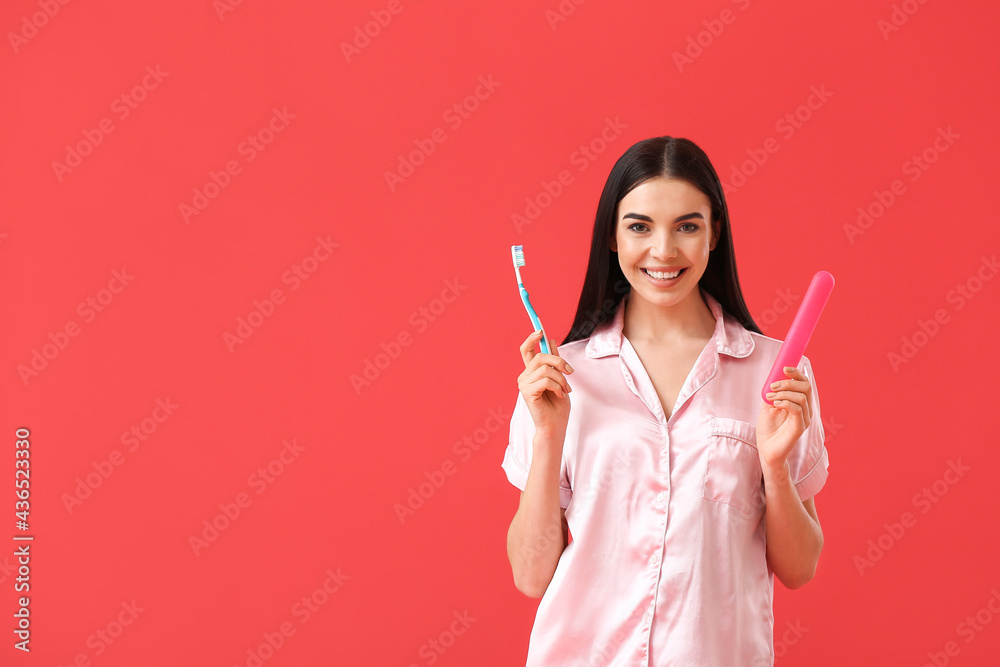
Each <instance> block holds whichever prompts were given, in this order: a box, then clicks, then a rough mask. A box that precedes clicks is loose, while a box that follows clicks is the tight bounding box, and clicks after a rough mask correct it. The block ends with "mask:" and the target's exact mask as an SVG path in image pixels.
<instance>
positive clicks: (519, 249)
mask: <svg viewBox="0 0 1000 667" xmlns="http://www.w3.org/2000/svg"><path fill="white" fill-rule="evenodd" d="M514 264H516V265H517V266H524V246H520V245H516V246H514Z"/></svg>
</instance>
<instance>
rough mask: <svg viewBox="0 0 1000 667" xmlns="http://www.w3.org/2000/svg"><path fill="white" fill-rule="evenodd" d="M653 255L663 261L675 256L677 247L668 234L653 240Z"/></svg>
mask: <svg viewBox="0 0 1000 667" xmlns="http://www.w3.org/2000/svg"><path fill="white" fill-rule="evenodd" d="M653 254H654V255H655V256H657V257H662V258H664V259H666V258H670V257H674V256H675V255H676V254H677V245H676V244H675V243H674V240H673V238H671V236H670V234H663V235H661V236H659V237H657V238H655V239H654V240H653Z"/></svg>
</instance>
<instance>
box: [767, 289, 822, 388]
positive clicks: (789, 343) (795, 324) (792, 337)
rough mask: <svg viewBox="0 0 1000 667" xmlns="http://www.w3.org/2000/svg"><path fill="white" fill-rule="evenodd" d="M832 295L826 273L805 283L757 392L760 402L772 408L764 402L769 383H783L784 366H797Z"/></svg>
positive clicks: (769, 386)
mask: <svg viewBox="0 0 1000 667" xmlns="http://www.w3.org/2000/svg"><path fill="white" fill-rule="evenodd" d="M832 291H833V276H832V275H830V273H829V272H828V271H817V272H816V275H814V276H813V279H812V282H811V283H809V289H807V290H806V295H805V297H803V299H802V304H801V305H800V306H799V310H798V312H796V313H795V319H793V320H792V326H791V327H789V329H788V336H786V337H785V341H784V342H783V343H782V344H781V349H780V350H778V358H777V359H775V360H774V365H773V366H771V372H770V373H768V374H767V382H765V383H764V388H763V389H761V390H760V396H761V398H763V399H764V402H765V403H767V404H768V405H770V406H774V403H773V402H772V401H771V400H770V399H768V398H767V394H768V392H770V391H771V383H772V382H777V381H778V380H784V379H785V377H786V376H785V366H790V367H797V366H798V365H799V362H800V361H801V360H802V353H803V352H805V350H806V344H807V343H808V342H809V339H810V338H811V337H812V334H813V331H814V330H815V329H816V323H817V322H819V316H820V314H821V313H822V312H823V307H824V306H826V301H827V299H829V298H830V292H832Z"/></svg>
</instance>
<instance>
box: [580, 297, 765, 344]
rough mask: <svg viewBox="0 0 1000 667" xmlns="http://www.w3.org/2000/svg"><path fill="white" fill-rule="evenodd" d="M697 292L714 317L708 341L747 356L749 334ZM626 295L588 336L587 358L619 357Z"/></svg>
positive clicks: (751, 341)
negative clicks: (611, 316)
mask: <svg viewBox="0 0 1000 667" xmlns="http://www.w3.org/2000/svg"><path fill="white" fill-rule="evenodd" d="M698 290H699V291H700V292H701V295H702V297H703V298H704V299H705V303H706V304H708V307H709V308H710V309H711V310H712V315H713V316H715V332H714V333H713V334H712V338H713V340H714V341H715V347H716V349H717V350H718V351H719V353H720V354H728V355H729V356H731V357H737V358H742V357H746V356H747V355H749V354H750V353H751V352H752V351H753V347H754V342H753V338H752V337H751V336H750V332H749V331H747V330H746V329H745V328H744V327H743V325H742V324H740V323H739V321H737V320H736V318H734V317H733V316H732V315H730V314H729V313H727V312H725V311H724V310H723V309H722V304H720V303H719V302H718V301H717V300H716V299H715V297H713V296H712V295H711V294H709V293H708V292H706V291H705V290H704V289H703V288H702V287H701V286H700V285H699V286H698ZM630 294H631V292H629V293H628V294H626V295H625V296H624V298H622V300H621V301H620V302H619V303H618V310H616V311H615V315H614V317H613V318H611V319H610V320H608V321H607V322H605V323H604V324H602V325H600V326H599V327H597V328H596V329H595V330H594V332H593V333H592V334H591V336H590V342H588V343H587V356H588V357H591V358H597V357H605V356H607V355H609V354H620V353H621V348H622V330H623V329H624V326H625V301H626V300H627V299H628V298H629V295H630Z"/></svg>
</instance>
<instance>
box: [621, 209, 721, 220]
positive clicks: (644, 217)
mask: <svg viewBox="0 0 1000 667" xmlns="http://www.w3.org/2000/svg"><path fill="white" fill-rule="evenodd" d="M626 218H635V219H636V220H643V221H645V222H652V221H653V219H652V218H651V217H649V216H648V215H643V214H642V213H626V214H625V215H623V216H622V221H624V220H625V219H626ZM691 218H701V219H702V220H704V219H705V216H703V215H702V214H701V213H698V212H697V211H695V212H694V213H685V214H684V215H682V216H680V217H677V218H674V222H681V221H682V220H690V219H691Z"/></svg>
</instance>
